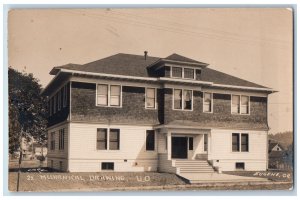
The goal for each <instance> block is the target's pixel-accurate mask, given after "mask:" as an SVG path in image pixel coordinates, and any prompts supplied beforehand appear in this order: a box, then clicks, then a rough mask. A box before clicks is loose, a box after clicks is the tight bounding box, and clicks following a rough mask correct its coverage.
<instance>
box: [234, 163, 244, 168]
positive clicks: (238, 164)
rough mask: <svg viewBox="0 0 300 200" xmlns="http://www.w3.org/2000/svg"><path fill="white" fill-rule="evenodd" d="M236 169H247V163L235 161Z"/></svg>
mask: <svg viewBox="0 0 300 200" xmlns="http://www.w3.org/2000/svg"><path fill="white" fill-rule="evenodd" d="M235 169H236V170H245V163H243V162H237V163H235Z"/></svg>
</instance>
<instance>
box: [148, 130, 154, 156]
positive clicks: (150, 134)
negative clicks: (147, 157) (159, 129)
mask: <svg viewBox="0 0 300 200" xmlns="http://www.w3.org/2000/svg"><path fill="white" fill-rule="evenodd" d="M146 150H147V151H154V150H155V132H154V130H147V131H146Z"/></svg>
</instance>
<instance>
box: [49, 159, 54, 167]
mask: <svg viewBox="0 0 300 200" xmlns="http://www.w3.org/2000/svg"><path fill="white" fill-rule="evenodd" d="M53 166H54V165H53V160H51V164H50V167H51V168H53Z"/></svg>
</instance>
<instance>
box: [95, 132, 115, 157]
mask: <svg viewBox="0 0 300 200" xmlns="http://www.w3.org/2000/svg"><path fill="white" fill-rule="evenodd" d="M98 128H100V129H106V130H107V140H106V146H107V149H97V129H98ZM98 128H96V134H95V136H96V139H95V141H96V144H95V149H96V151H102V152H103V151H105V152H117V151H120V150H121V129H120V128H107V127H98ZM110 129H117V130H119V149H109V139H110Z"/></svg>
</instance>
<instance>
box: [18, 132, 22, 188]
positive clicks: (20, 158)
mask: <svg viewBox="0 0 300 200" xmlns="http://www.w3.org/2000/svg"><path fill="white" fill-rule="evenodd" d="M22 136H23V128H22V129H21V134H20V138H19V141H20V157H19V169H18V180H17V192H19V186H20V175H21V163H22V157H23V148H22V146H23V141H22V139H23V138H22Z"/></svg>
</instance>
